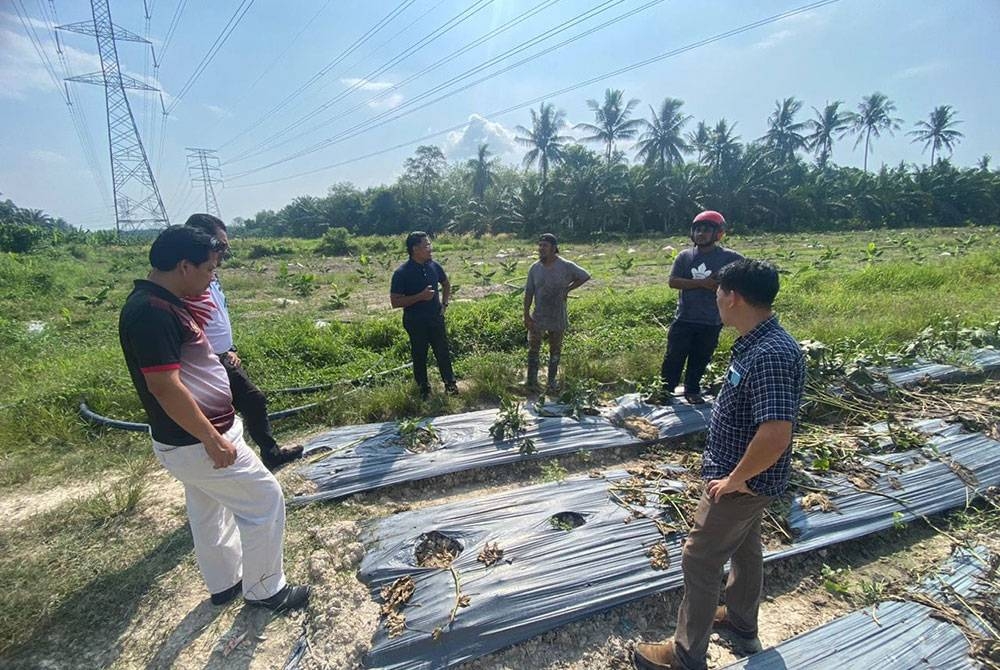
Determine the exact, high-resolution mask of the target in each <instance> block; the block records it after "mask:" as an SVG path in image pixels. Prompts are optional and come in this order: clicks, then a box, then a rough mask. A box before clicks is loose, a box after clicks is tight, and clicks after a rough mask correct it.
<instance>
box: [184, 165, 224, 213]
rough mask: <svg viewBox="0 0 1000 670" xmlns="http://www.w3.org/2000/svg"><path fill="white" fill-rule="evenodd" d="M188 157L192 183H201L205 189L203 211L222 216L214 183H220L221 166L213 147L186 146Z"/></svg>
mask: <svg viewBox="0 0 1000 670" xmlns="http://www.w3.org/2000/svg"><path fill="white" fill-rule="evenodd" d="M185 151H187V152H188V153H187V159H188V174H190V175H191V183H192V184H201V185H202V187H203V188H204V189H205V211H206V212H208V213H209V214H211V215H212V216H216V217H218V218H220V219H221V218H222V214H220V213H219V203H218V201H216V199H215V185H216V184H221V183H222V168H221V167H220V166H219V157H218V156H216V155H215V153H216V151H215V149H195V148H193V147H186V148H185Z"/></svg>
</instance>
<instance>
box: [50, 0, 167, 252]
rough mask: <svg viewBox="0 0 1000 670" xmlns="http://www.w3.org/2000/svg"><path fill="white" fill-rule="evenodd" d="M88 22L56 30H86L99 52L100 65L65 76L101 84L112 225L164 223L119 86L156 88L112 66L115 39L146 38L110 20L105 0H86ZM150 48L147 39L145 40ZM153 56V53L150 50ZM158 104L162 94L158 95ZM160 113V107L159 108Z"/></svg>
mask: <svg viewBox="0 0 1000 670" xmlns="http://www.w3.org/2000/svg"><path fill="white" fill-rule="evenodd" d="M90 9H91V14H92V15H93V18H94V21H93V23H91V22H89V21H81V22H79V23H70V24H66V25H63V26H58V27H57V28H58V29H59V30H66V31H69V32H74V33H80V34H82V35H90V36H91V37H96V38H97V49H98V51H99V52H100V54H101V71H100V72H94V73H91V74H85V75H80V76H77V77H68V78H67V80H68V81H78V82H82V83H85V84H97V85H100V86H104V97H105V101H106V103H107V112H108V148H109V150H110V153H111V184H112V188H113V190H114V201H115V229H116V231H117V232H118V233H119V234H121V232H122V231H131V230H138V229H140V228H147V227H150V228H151V227H159V226H166V225H169V224H170V220H169V219H168V218H167V212H166V210H165V209H164V208H163V200H162V199H161V198H160V191H159V189H158V188H157V187H156V180H155V179H154V178H153V171H152V170H151V169H150V167H149V159H148V158H147V156H146V149H145V148H143V146H142V140H141V139H140V137H139V130H138V129H137V128H136V126H135V117H134V116H133V115H132V107H131V106H130V105H129V102H128V96H127V95H125V89H126V88H130V89H136V90H140V91H154V92H159V89H156V88H154V87H152V86H149V85H148V84H146V83H145V82H141V81H139V80H138V79H135V78H133V77H130V76H128V75H125V74H122V73H121V70H120V69H119V66H118V48H117V47H116V46H115V41H116V40H117V41H125V42H142V43H145V44H150V42H149V41H148V40H145V39H143V38H141V37H139V36H138V35H136V34H135V33H133V32H130V31H128V30H125V29H124V28H120V27H119V26H116V25H114V24H113V23H112V22H111V8H110V6H109V5H108V0H91V1H90ZM150 49H152V45H151V44H150ZM153 61H154V63H155V61H156V54H155V53H154V54H153ZM160 105H161V107H162V105H163V97H162V96H161V97H160ZM164 113H165V110H164Z"/></svg>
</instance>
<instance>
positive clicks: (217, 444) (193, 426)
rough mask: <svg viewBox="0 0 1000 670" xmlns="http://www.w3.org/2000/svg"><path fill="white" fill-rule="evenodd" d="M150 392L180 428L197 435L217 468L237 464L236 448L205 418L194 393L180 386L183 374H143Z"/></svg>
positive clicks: (182, 385) (168, 372)
mask: <svg viewBox="0 0 1000 670" xmlns="http://www.w3.org/2000/svg"><path fill="white" fill-rule="evenodd" d="M143 375H144V376H145V378H146V386H147V387H148V388H149V392H150V393H152V394H153V397H154V398H156V402H158V403H160V407H162V408H163V411H164V412H166V413H167V416H169V417H170V418H171V419H173V420H174V423H176V424H177V425H178V426H180V427H181V428H183V429H184V430H186V431H187V432H189V433H190V434H191V435H194V436H195V437H196V438H197V439H198V441H200V442H201V443H202V444H204V445H205V451H206V452H207V453H208V456H209V458H211V459H212V462H213V463H215V468H216V469H219V468H225V467H229V466H230V465H232V464H233V463H235V462H236V447H235V446H234V445H233V443H232V442H230V441H229V440H227V439H226V438H225V437H224V436H222V435H219V432H218V431H217V430H215V427H214V426H213V425H212V423H211V422H210V421H209V420H208V418H207V417H206V416H205V415H204V414H202V412H201V408H199V407H198V403H196V402H195V400H194V397H193V396H192V395H191V392H190V391H188V389H187V387H186V386H184V384H182V383H181V373H180V370H178V369H175V370H166V371H164V372H144V373H143Z"/></svg>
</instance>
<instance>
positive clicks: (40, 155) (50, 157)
mask: <svg viewBox="0 0 1000 670" xmlns="http://www.w3.org/2000/svg"><path fill="white" fill-rule="evenodd" d="M28 158H30V159H31V160H33V161H37V162H39V163H45V164H46V165H65V164H66V163H69V160H68V159H67V158H66V157H65V156H63V155H62V154H61V153H58V152H56V151H49V150H48V149H35V150H34V151H29V152H28Z"/></svg>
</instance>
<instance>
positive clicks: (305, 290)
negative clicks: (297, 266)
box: [288, 273, 316, 298]
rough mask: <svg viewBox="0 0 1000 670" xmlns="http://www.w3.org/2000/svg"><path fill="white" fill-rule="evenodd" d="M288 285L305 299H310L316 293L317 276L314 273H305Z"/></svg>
mask: <svg viewBox="0 0 1000 670" xmlns="http://www.w3.org/2000/svg"><path fill="white" fill-rule="evenodd" d="M288 285H289V286H291V287H292V290H293V291H295V293H297V294H298V295H300V296H302V297H303V298H308V297H309V296H311V295H312V294H313V292H315V291H316V275H314V274H312V273H303V274H298V275H295V277H293V278H292V279H291V280H290V281H289V282H288Z"/></svg>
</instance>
